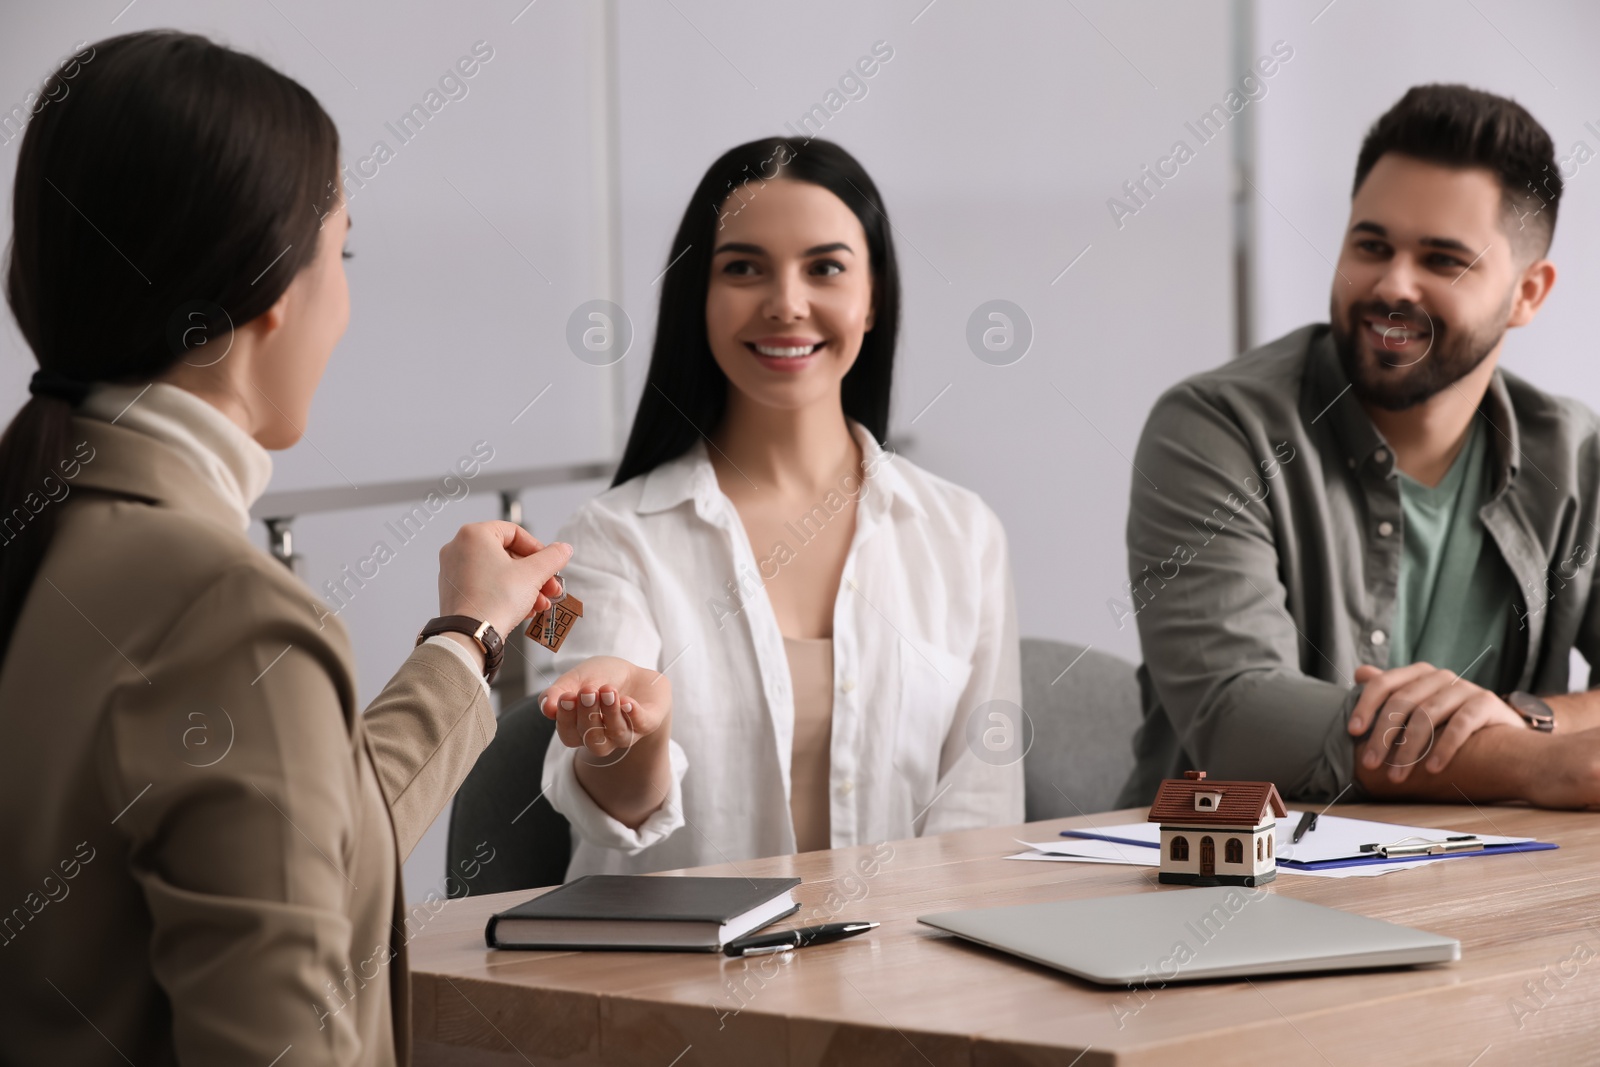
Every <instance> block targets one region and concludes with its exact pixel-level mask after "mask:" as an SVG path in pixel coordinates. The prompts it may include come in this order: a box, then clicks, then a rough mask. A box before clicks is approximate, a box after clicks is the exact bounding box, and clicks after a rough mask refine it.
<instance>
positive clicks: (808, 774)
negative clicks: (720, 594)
mask: <svg viewBox="0 0 1600 1067" xmlns="http://www.w3.org/2000/svg"><path fill="white" fill-rule="evenodd" d="M783 650H784V652H785V653H787V654H788V657H789V677H790V680H791V681H792V682H793V683H794V745H793V747H792V748H791V749H790V753H789V816H790V818H792V819H793V820H794V840H795V851H796V852H816V851H818V850H819V849H825V848H831V847H832V845H831V844H830V834H829V831H828V746H829V744H830V742H831V741H832V740H833V638H831V637H785V638H784V639H783Z"/></svg>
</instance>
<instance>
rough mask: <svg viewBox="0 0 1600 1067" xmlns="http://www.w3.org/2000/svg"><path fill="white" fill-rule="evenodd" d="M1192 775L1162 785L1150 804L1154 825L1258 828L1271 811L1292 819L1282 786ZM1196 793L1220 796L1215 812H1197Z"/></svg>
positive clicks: (1151, 818)
mask: <svg viewBox="0 0 1600 1067" xmlns="http://www.w3.org/2000/svg"><path fill="white" fill-rule="evenodd" d="M1189 774H1191V775H1194V776H1195V777H1191V778H1169V779H1167V780H1166V781H1164V782H1162V783H1161V788H1160V789H1159V790H1157V791H1156V799H1155V803H1154V804H1151V805H1150V819H1149V821H1150V822H1159V823H1192V822H1203V823H1206V824H1208V825H1215V826H1257V825H1259V824H1260V823H1262V822H1263V821H1265V820H1266V817H1267V812H1268V811H1269V810H1270V811H1271V812H1272V814H1273V815H1275V816H1277V817H1278V818H1280V819H1282V818H1287V817H1288V814H1289V811H1288V809H1287V808H1285V807H1284V806H1283V798H1282V797H1280V796H1278V787H1277V786H1275V785H1273V784H1272V783H1271V782H1218V781H1212V780H1211V779H1209V778H1207V777H1205V772H1204V771H1190V772H1189ZM1196 793H1217V794H1220V795H1219V797H1218V798H1217V806H1216V808H1215V810H1208V809H1205V808H1201V809H1198V810H1196V808H1195V806H1194V797H1195V794H1196Z"/></svg>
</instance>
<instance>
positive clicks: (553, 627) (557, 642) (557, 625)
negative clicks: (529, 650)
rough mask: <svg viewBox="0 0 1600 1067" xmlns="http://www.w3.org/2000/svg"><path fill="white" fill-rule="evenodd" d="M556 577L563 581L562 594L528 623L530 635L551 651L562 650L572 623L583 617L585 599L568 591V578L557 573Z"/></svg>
mask: <svg viewBox="0 0 1600 1067" xmlns="http://www.w3.org/2000/svg"><path fill="white" fill-rule="evenodd" d="M556 579H557V580H558V581H560V583H561V595H560V596H558V597H556V598H555V599H554V600H552V601H551V602H550V606H549V607H548V608H546V609H545V610H544V611H541V612H540V613H539V614H537V615H535V616H534V617H533V621H532V622H530V623H529V624H528V630H527V634H528V636H529V637H530V638H531V639H532V640H533V641H535V642H536V643H538V644H541V645H543V646H544V647H545V648H548V649H549V650H550V651H551V652H559V651H561V644H562V642H564V641H565V640H566V639H567V635H568V634H569V633H571V632H572V624H573V623H574V622H576V621H577V620H579V619H581V618H583V601H581V600H579V599H578V598H577V597H575V596H571V595H569V594H568V592H567V580H566V579H565V578H563V577H562V576H561V575H559V574H557V575H556Z"/></svg>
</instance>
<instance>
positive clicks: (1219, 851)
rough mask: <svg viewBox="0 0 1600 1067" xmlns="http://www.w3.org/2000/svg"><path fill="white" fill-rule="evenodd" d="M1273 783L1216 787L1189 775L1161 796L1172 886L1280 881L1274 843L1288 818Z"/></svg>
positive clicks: (1159, 816)
mask: <svg viewBox="0 0 1600 1067" xmlns="http://www.w3.org/2000/svg"><path fill="white" fill-rule="evenodd" d="M1288 814H1289V812H1288V810H1287V809H1286V808H1285V807H1284V806H1283V799H1282V798H1281V797H1279V796H1278V787H1277V786H1275V785H1273V784H1272V783H1271V782H1214V781H1211V780H1209V779H1207V778H1206V772H1205V771H1185V772H1184V776H1183V777H1182V778H1169V779H1167V780H1166V781H1164V782H1162V783H1161V788H1160V789H1159V790H1157V791H1156V800H1155V803H1154V804H1152V805H1150V821H1151V822H1155V823H1160V824H1161V873H1160V875H1159V880H1160V881H1162V882H1165V883H1167V884H1170V885H1250V886H1255V885H1262V884H1263V883H1266V882H1270V881H1272V880H1273V879H1274V878H1276V877H1277V876H1278V861H1277V858H1276V857H1275V856H1274V855H1273V848H1272V845H1273V840H1274V838H1275V836H1276V833H1277V827H1278V820H1279V819H1282V818H1286V817H1287V816H1288Z"/></svg>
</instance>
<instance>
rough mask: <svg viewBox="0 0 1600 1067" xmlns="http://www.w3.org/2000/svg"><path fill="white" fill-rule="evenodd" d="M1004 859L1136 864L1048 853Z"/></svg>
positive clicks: (1028, 854) (1126, 865)
mask: <svg viewBox="0 0 1600 1067" xmlns="http://www.w3.org/2000/svg"><path fill="white" fill-rule="evenodd" d="M1006 859H1008V860H1040V861H1043V862H1046V863H1109V864H1111V865H1112V866H1114V867H1132V866H1137V865H1136V864H1133V863H1131V862H1126V863H1125V862H1124V861H1122V860H1102V859H1096V858H1095V857H1093V856H1065V855H1055V854H1052V853H1049V852H1018V853H1017V854H1016V855H1015V856H1007V857H1006ZM1151 866H1154V864H1151Z"/></svg>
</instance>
